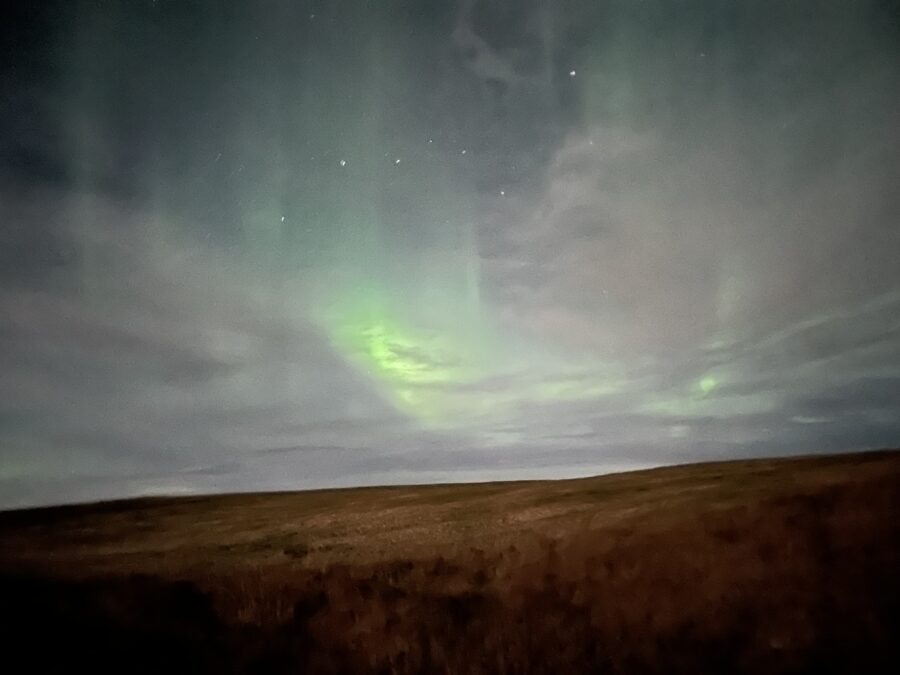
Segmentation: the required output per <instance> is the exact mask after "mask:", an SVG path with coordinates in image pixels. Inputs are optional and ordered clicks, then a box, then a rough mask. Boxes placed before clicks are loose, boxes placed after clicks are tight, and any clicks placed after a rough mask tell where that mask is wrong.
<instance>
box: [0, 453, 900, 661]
mask: <svg viewBox="0 0 900 675" xmlns="http://www.w3.org/2000/svg"><path fill="white" fill-rule="evenodd" d="M898 570H900V452H898V451H882V452H870V453H858V454H848V455H839V456H825V457H807V458H790V459H765V460H750V461H734V462H719V463H709V464H697V465H687V466H679V467H669V468H663V469H653V470H649V471H639V472H631V473H624V474H616V475H608V476H600V477H595V478H586V479H576V480H562V481H543V482H541V481H537V482H516V483H489V484H471V485H435V486H424V487H382V488H359V489H349V490H321V491H310V492H297V493H274V494H240V495H220V496H204V497H187V498H152V499H137V500H128V501H120V502H108V503H100V504H90V505H78V506H65V507H52V508H44V509H33V510H27V511H11V512H5V513H0V593H2V595H0V597H2V598H3V610H2V612H3V616H2V619H0V634H2V635H3V636H4V642H5V643H6V644H5V652H6V654H7V659H10V660H11V662H13V663H15V662H18V660H20V659H24V660H23V661H22V662H23V663H28V664H30V666H31V669H32V670H35V671H37V672H71V670H72V669H74V668H78V669H81V668H89V669H90V670H89V671H90V672H122V671H127V672H147V673H151V672H153V673H155V672H160V671H163V670H165V671H168V672H194V673H197V672H216V673H229V672H234V673H238V672H240V673H243V672H248V673H249V672H253V673H288V672H308V673H356V672H359V673H369V672H374V673H433V672H440V673H580V672H602V673H644V672H647V673H650V672H653V673H663V672H665V673H699V672H714V673H722V672H736V673H806V672H808V673H821V672H895V670H896V669H897V668H898V667H900V641H898V638H900V630H898V629H900V578H898Z"/></svg>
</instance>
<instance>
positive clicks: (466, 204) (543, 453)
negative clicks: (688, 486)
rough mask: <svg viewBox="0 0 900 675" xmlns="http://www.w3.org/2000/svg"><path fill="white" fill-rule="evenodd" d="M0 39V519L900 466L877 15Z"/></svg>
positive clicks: (405, 6)
mask: <svg viewBox="0 0 900 675" xmlns="http://www.w3.org/2000/svg"><path fill="white" fill-rule="evenodd" d="M0 12H2V16H0V25H2V28H0V31H2V42H0V507H10V506H18V505H30V504H42V503H55V502H64V501H74V500H93V499H101V498H109V497H113V496H124V495H136V494H155V493H182V492H209V491H231V490H267V489H291V488H306V487H320V486H331V485H360V484H371V483H409V482H434V481H458V480H461V481H470V480H495V479H507V478H523V477H528V478H539V477H548V478H550V477H559V476H575V475H586V474H595V473H600V472H605V471H615V470H621V469H629V468H635V467H641V466H650V465H657V464H668V463H675V462H683V461H692V460H700V459H709V458H717V459H718V458H737V457H750V456H759V455H772V454H794V453H815V452H833V451H836V450H842V449H863V448H872V447H885V446H892V445H893V446H897V445H900V406H898V405H897V402H898V401H900V263H898V260H900V188H898V186H900V3H898V2H889V1H885V0H882V1H878V2H876V1H874V0H854V1H853V2H847V1H846V0H794V1H793V2H784V1H783V0H777V1H776V0H614V1H598V0H569V1H559V0H553V1H551V0H546V1H542V0H459V1H450V0H430V1H425V0H378V1H377V2H376V1H374V0H372V1H365V0H317V1H297V2H293V1H289V0H271V1H268V2H262V1H259V2H252V1H250V0H246V1H234V2H228V1H224V0H223V1H220V2H212V1H208V2H201V1H191V0H155V1H154V0H118V1H116V0H106V1H102V0H65V1H61V0H42V1H41V2H34V1H32V0H11V1H10V2H6V3H3V9H2V10H0Z"/></svg>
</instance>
